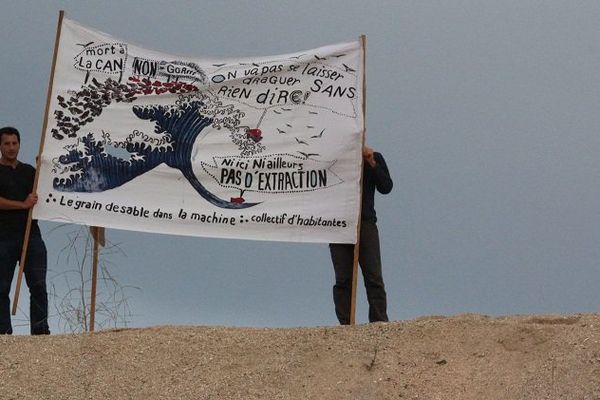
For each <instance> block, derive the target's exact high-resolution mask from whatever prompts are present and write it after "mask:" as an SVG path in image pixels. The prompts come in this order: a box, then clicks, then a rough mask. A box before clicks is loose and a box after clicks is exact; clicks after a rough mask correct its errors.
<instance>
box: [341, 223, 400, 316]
mask: <svg viewBox="0 0 600 400" xmlns="http://www.w3.org/2000/svg"><path fill="white" fill-rule="evenodd" d="M329 251H330V253H331V261H332V262H333V269H334V271H335V285H334V286H333V302H334V304H335V313H336V315H337V318H338V321H340V324H342V325H347V324H349V323H350V301H351V294H352V265H353V262H354V245H353V244H337V243H332V244H330V245H329ZM358 261H359V264H360V269H361V270H362V274H363V280H364V282H365V288H366V289H367V300H368V301H369V322H377V321H387V320H388V316H387V299H386V293H385V285H384V284H383V275H382V272H381V254H380V250H379V231H378V230H377V224H376V223H375V222H372V221H362V222H361V228H360V251H359V257H358Z"/></svg>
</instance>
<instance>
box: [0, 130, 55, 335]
mask: <svg viewBox="0 0 600 400" xmlns="http://www.w3.org/2000/svg"><path fill="white" fill-rule="evenodd" d="M20 145H21V137H20V135H19V131H18V130H16V129H15V128H11V127H5V128H1V129H0V153H1V157H0V334H12V332H13V330H12V325H11V322H10V298H9V292H10V286H11V283H12V279H13V275H14V272H15V267H16V265H17V261H19V259H20V257H21V249H22V247H23V239H24V235H25V227H26V225H27V217H28V213H29V209H30V208H31V207H33V206H34V205H35V204H36V203H37V200H38V197H37V194H36V193H32V190H33V182H34V179H35V168H34V167H32V166H31V165H29V164H24V163H22V162H20V161H19V160H17V156H18V155H19V149H20ZM46 269H47V258H46V245H45V244H44V241H43V240H42V235H41V233H40V229H39V227H38V225H37V221H32V225H31V232H30V236H29V245H28V247H27V258H26V262H25V270H24V273H25V281H26V282H27V286H28V287H29V293H30V301H29V318H30V321H31V334H32V335H43V334H49V333H50V329H49V328H48V293H47V290H46Z"/></svg>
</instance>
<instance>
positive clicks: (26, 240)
mask: <svg viewBox="0 0 600 400" xmlns="http://www.w3.org/2000/svg"><path fill="white" fill-rule="evenodd" d="M64 14H65V12H64V11H63V10H60V11H59V13H58V26H57V28H56V38H55V40H54V55H53V57H52V69H51V71H50V82H49V83H48V95H47V96H46V110H45V112H44V122H43V127H42V135H41V138H40V148H39V151H38V156H37V157H36V169H35V178H34V181H33V189H32V191H33V193H36V192H37V185H38V179H39V173H40V164H41V162H42V152H43V150H44V139H45V135H46V128H47V127H48V112H49V110H50V96H52V84H53V83H54V70H55V69H56V57H57V53H58V44H59V41H60V31H61V28H62V20H63V17H64ZM32 213H33V207H31V208H30V209H29V213H28V215H27V225H26V226H25V235H24V237H23V248H22V250H21V259H20V260H19V272H18V273H17V284H16V286H15V295H14V298H13V307H12V315H15V314H17V306H18V303H19V293H20V292H21V282H22V280H23V270H24V269H25V258H26V257H27V246H29V234H30V233H31V215H32Z"/></svg>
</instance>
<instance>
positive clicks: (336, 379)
mask: <svg viewBox="0 0 600 400" xmlns="http://www.w3.org/2000/svg"><path fill="white" fill-rule="evenodd" d="M0 352H1V357H0V376H1V378H0V398H1V399H19V400H21V399H195V400H196V399H319V400H333V399H452V400H460V399H473V400H483V399H503V400H507V399H508V400H517V399H531V400H534V399H535V400H540V399H580V400H587V399H590V400H591V399H594V400H598V399H600V314H585V315H562V316H558V315H554V316H513V317H503V318H489V317H486V316H481V315H459V316H455V317H427V318H420V319H417V320H414V321H399V322H390V323H377V324H369V325H358V326H353V327H317V328H296V329H254V328H224V327H171V326H166V327H154V328H147V329H126V330H119V331H103V332H97V333H95V334H94V335H86V334H84V335H55V336H48V337H29V336H13V337H7V336H4V337H0Z"/></svg>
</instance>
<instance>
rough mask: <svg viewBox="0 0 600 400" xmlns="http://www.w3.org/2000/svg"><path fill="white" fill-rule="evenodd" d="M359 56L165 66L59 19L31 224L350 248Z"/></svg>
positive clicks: (323, 54)
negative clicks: (40, 222) (334, 244)
mask: <svg viewBox="0 0 600 400" xmlns="http://www.w3.org/2000/svg"><path fill="white" fill-rule="evenodd" d="M363 56H364V53H363V50H362V48H361V45H360V43H359V42H358V41H355V42H350V43H344V44H337V45H330V46H325V47H321V48H317V49H313V50H306V51H301V52H296V53H290V54H284V55H277V56H268V57H264V56H261V57H253V58H239V59H233V58H228V59H222V60H217V59H203V58H195V57H187V56H186V57H182V56H174V55H169V54H165V53H160V52H156V51H153V50H149V49H144V48H142V47H139V46H137V45H134V44H131V43H126V42H124V41H122V40H119V39H116V38H114V37H112V36H110V35H107V34H104V33H101V32H99V31H96V30H93V29H90V28H88V27H84V26H82V25H81V24H79V23H77V22H75V21H73V20H69V19H67V18H64V19H63V20H62V26H61V34H60V40H59V44H58V51H57V54H56V67H55V70H54V80H53V82H52V91H51V95H50V103H49V113H48V117H47V118H48V120H47V121H46V122H47V125H46V126H47V129H46V132H45V134H44V139H43V146H42V147H43V151H42V155H41V160H40V164H39V165H40V171H39V179H38V187H37V192H38V194H39V198H40V201H39V203H38V205H37V206H36V207H35V209H34V212H33V217H34V218H37V219H43V220H51V221H60V222H69V223H76V224H85V225H91V226H104V227H110V228H118V229H127V230H134V231H146V232H158V233H168V234H178V235H192V236H205V237H220V238H238V239H255V240H279V241H297V242H340V243H355V242H356V236H357V232H356V227H357V222H358V216H359V208H360V187H359V186H360V176H361V149H362V137H363V131H362V130H363V115H362V95H363V92H362V89H363V87H362V85H363V71H362V62H363V60H362V57H363Z"/></svg>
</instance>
